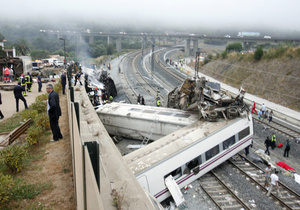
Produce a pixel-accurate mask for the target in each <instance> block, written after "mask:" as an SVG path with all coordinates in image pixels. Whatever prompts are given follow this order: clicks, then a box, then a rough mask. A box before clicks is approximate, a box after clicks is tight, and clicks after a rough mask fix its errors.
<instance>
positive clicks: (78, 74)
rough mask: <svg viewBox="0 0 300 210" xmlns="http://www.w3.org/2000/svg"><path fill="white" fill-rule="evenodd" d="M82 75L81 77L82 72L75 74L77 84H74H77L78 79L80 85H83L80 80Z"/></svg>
mask: <svg viewBox="0 0 300 210" xmlns="http://www.w3.org/2000/svg"><path fill="white" fill-rule="evenodd" d="M80 77H81V74H80V72H78V73H77V74H76V75H75V84H74V86H76V84H77V81H79V83H80V85H82V83H81V81H80Z"/></svg>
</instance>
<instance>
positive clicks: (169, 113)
mask: <svg viewBox="0 0 300 210" xmlns="http://www.w3.org/2000/svg"><path fill="white" fill-rule="evenodd" d="M158 114H159V115H166V116H170V115H172V114H173V113H172V112H158Z"/></svg>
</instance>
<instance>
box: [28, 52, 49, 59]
mask: <svg viewBox="0 0 300 210" xmlns="http://www.w3.org/2000/svg"><path fill="white" fill-rule="evenodd" d="M30 54H31V58H32V60H41V59H44V58H48V57H49V54H50V53H49V51H47V50H32V51H31V53H30Z"/></svg>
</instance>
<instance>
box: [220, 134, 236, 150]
mask: <svg viewBox="0 0 300 210" xmlns="http://www.w3.org/2000/svg"><path fill="white" fill-rule="evenodd" d="M234 143H235V136H231V137H230V138H229V139H226V140H225V141H223V149H227V148H229V147H230V146H231V145H234Z"/></svg>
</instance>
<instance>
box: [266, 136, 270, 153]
mask: <svg viewBox="0 0 300 210" xmlns="http://www.w3.org/2000/svg"><path fill="white" fill-rule="evenodd" d="M265 145H266V151H265V153H266V154H268V155H270V151H269V147H270V146H271V140H270V139H269V136H267V139H266V140H265Z"/></svg>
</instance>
